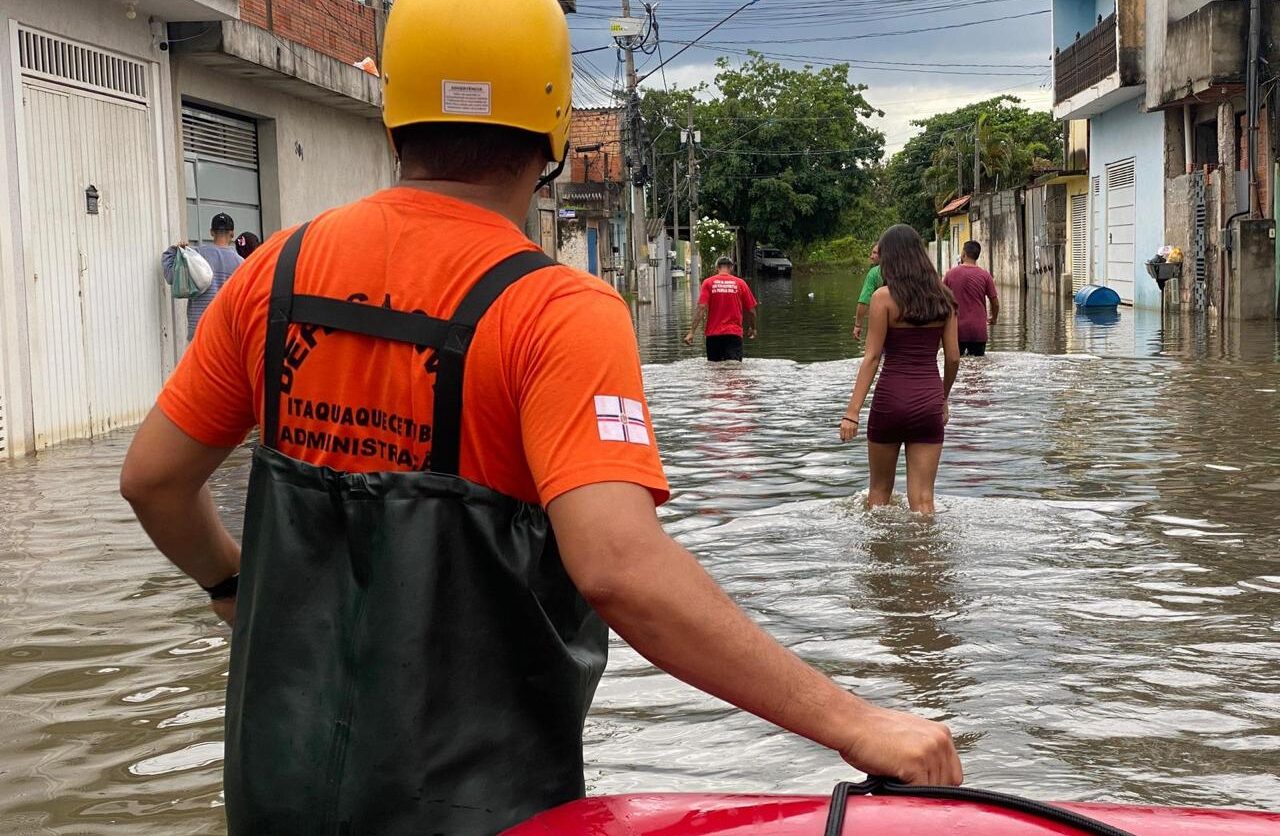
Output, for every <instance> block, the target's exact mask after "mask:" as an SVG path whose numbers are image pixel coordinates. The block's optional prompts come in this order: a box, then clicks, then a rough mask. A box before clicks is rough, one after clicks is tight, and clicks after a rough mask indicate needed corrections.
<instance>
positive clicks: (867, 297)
mask: <svg viewBox="0 0 1280 836" xmlns="http://www.w3.org/2000/svg"><path fill="white" fill-rule="evenodd" d="M867 258H868V259H869V260H870V261H871V269H870V270H868V271H867V277H866V278H865V279H863V280H862V295H861V296H859V297H858V310H857V312H856V313H855V314H854V315H853V338H854V339H855V340H860V339H862V326H863V325H865V324H866V322H867V311H868V310H869V309H870V308H871V294H873V293H875V292H876V291H877V290H879V289H880V288H881V287H882V286H883V285H884V279H882V278H880V244H879V243H877V244H876V245H875V246H873V247H872V248H871V255H869V256H868V257H867Z"/></svg>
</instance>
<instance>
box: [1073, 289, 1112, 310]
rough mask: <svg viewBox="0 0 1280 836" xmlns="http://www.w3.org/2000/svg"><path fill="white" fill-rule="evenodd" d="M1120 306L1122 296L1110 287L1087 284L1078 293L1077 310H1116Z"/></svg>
mask: <svg viewBox="0 0 1280 836" xmlns="http://www.w3.org/2000/svg"><path fill="white" fill-rule="evenodd" d="M1119 304H1120V294H1118V293H1116V292H1115V291H1114V290H1112V289H1111V288H1109V287H1101V286H1099V285H1096V284H1087V285H1085V286H1084V287H1082V288H1080V289H1079V290H1078V291H1076V307H1077V308H1114V307H1115V306H1117V305H1119Z"/></svg>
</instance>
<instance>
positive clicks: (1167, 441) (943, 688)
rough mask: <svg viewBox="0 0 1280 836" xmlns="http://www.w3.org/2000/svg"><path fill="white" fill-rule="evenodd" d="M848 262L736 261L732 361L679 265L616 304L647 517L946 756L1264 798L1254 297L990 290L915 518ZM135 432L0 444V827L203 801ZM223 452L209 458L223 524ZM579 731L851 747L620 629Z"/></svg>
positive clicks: (219, 631) (1272, 794) (199, 643)
mask: <svg viewBox="0 0 1280 836" xmlns="http://www.w3.org/2000/svg"><path fill="white" fill-rule="evenodd" d="M857 285H858V281H857V279H854V278H851V277H850V274H849V273H847V272H835V271H831V272H827V273H819V274H815V275H797V276H796V278H794V279H785V280H783V279H778V280H769V281H758V282H755V283H754V287H755V289H756V293H757V296H758V297H759V299H760V303H761V309H760V328H761V336H760V338H759V339H758V340H756V341H754V342H749V343H748V345H747V355H748V358H747V360H746V362H745V363H744V364H742V365H741V366H737V365H733V364H729V365H722V366H719V367H713V366H711V365H708V364H707V363H706V362H705V361H703V360H701V359H699V358H698V356H697V351H698V349H697V348H692V349H687V348H685V347H684V346H683V345H681V344H680V341H679V337H680V335H681V334H682V333H683V331H682V329H683V328H686V327H687V325H688V322H689V300H688V288H687V287H684V286H681V287H680V288H677V289H675V290H666V291H660V292H659V293H658V295H657V298H656V299H654V300H652V303H651V304H641V305H638V306H637V309H636V314H637V333H638V337H639V341H640V345H641V351H642V354H643V356H644V359H645V362H646V366H645V370H644V371H645V378H646V388H647V391H648V396H649V399H650V405H651V408H652V412H653V418H654V424H655V428H656V433H657V437H658V441H659V444H660V447H661V450H662V454H663V460H664V462H665V464H666V466H667V472H668V476H669V478H670V480H671V483H672V488H673V490H674V498H673V499H672V501H671V502H670V503H669V504H668V505H667V506H666V507H665V508H664V509H663V510H662V512H661V513H662V517H663V520H664V523H665V524H666V527H667V530H668V531H669V532H670V533H671V534H673V535H675V536H677V537H678V539H679V540H680V541H681V542H682V543H683V544H684V545H686V546H687V547H689V548H690V549H691V550H692V551H694V553H695V554H697V555H698V556H699V558H700V559H701V560H702V561H703V563H704V565H705V566H706V567H707V568H708V569H709V570H710V572H711V573H712V574H713V575H714V576H715V577H716V579H717V580H719V581H720V582H721V583H722V584H723V585H724V587H725V588H726V589H727V590H728V592H729V593H730V594H731V595H732V596H733V597H734V598H735V599H736V600H737V601H738V602H739V603H740V604H741V605H743V606H744V607H745V608H746V609H747V610H748V612H749V613H750V614H751V615H752V616H753V617H754V618H756V619H757V620H759V621H760V622H761V623H763V624H764V625H765V626H766V627H767V629H769V630H770V631H771V632H772V633H773V634H774V635H775V636H777V637H778V638H780V639H781V640H782V641H783V642H784V643H785V644H787V645H788V646H789V647H791V648H792V649H794V650H795V651H796V652H797V653H798V654H800V655H801V656H802V657H804V658H805V659H806V660H808V661H810V662H812V663H814V664H816V665H818V666H819V667H821V668H822V669H823V670H825V671H826V672H828V673H830V674H832V675H833V676H835V677H837V678H838V679H839V681H841V682H842V683H843V684H845V685H847V686H848V687H850V688H851V689H853V690H855V691H856V692H858V693H859V694H861V695H863V696H866V697H868V698H871V699H874V700H877V701H879V702H882V703H884V704H886V705H890V706H893V707H899V708H911V709H915V710H918V711H921V712H923V713H926V714H928V715H929V716H930V717H932V718H934V719H943V720H945V721H946V722H947V723H948V724H950V725H951V727H952V728H953V730H954V731H955V732H956V735H957V742H958V745H959V746H960V748H961V755H962V758H963V759H964V763H965V767H966V772H967V774H966V779H967V783H969V784H970V785H973V786H979V787H983V788H988V789H995V790H1002V791H1006V792H1014V793H1021V794H1025V795H1029V796H1033V797H1036V798H1042V799H1060V800H1112V801H1121V802H1135V803H1138V802H1141V803H1151V804H1186V805H1207V806H1239V807H1248V808H1254V809H1276V808H1280V775H1277V772H1276V768H1275V766H1276V763H1277V761H1278V760H1280V616H1278V615H1277V613H1280V562H1277V558H1276V554H1277V553H1280V525H1278V524H1277V520H1276V508H1277V505H1278V503H1280V420H1277V415H1280V392H1278V390H1280V335H1278V333H1277V330H1276V326H1275V324H1274V323H1265V324H1261V325H1244V326H1233V328H1232V329H1231V330H1229V331H1225V332H1224V331H1217V330H1206V328H1205V326H1203V325H1199V324H1198V325H1196V326H1194V327H1193V326H1192V324H1191V321H1190V320H1180V319H1177V318H1171V319H1168V320H1166V321H1164V322H1162V321H1161V316H1160V314H1159V313H1158V312H1151V311H1134V310H1133V309H1131V308H1127V307H1123V308H1121V309H1120V311H1119V314H1118V317H1117V316H1112V317H1110V318H1107V317H1103V318H1098V319H1089V318H1085V317H1083V316H1077V314H1076V312H1075V311H1074V310H1072V309H1071V308H1070V307H1068V306H1067V305H1066V304H1065V303H1063V302H1060V301H1058V300H1052V299H1044V300H1042V299H1041V298H1040V297H1038V296H1033V297H1030V298H1025V299H1021V300H1019V299H1017V298H1016V297H1015V296H1014V295H1013V293H1012V291H1003V292H1004V293H1006V294H1007V297H1006V300H1005V308H1004V313H1003V315H1002V317H1001V320H1000V323H999V325H998V327H997V329H996V331H995V332H994V334H993V337H992V343H991V352H992V353H991V354H990V355H989V356H988V357H986V358H984V359H979V360H968V359H966V361H965V362H964V364H963V365H962V367H961V371H960V377H959V380H958V382H957V384H956V387H955V391H954V395H953V413H952V420H951V425H950V427H949V428H948V436H947V444H946V447H945V450H944V454H943V462H942V467H941V470H940V473H939V479H938V494H939V508H940V512H939V513H938V515H937V516H936V517H935V518H934V519H931V520H926V519H922V518H917V517H914V516H913V515H911V514H909V513H908V512H907V511H906V510H905V508H891V509H888V510H881V511H877V512H870V513H869V512H867V511H865V510H863V508H862V504H861V501H860V499H861V495H862V494H863V492H864V491H865V487H866V456H865V451H864V446H863V443H864V442H863V439H861V438H860V439H859V440H857V441H855V442H853V443H851V444H849V445H846V446H841V445H840V444H839V443H838V440H837V437H836V424H837V421H838V419H839V415H840V410H841V409H842V408H843V405H844V403H845V401H846V400H847V398H848V393H849V389H850V387H851V385H852V382H853V378H854V375H855V372H856V369H857V360H856V359H854V358H855V357H856V355H857V353H858V348H857V347H856V346H855V345H854V344H853V342H852V340H851V339H850V337H849V335H848V332H849V328H850V325H851V323H852V315H853V305H854V302H855V298H854V291H855V290H856V289H857ZM1002 290H1003V289H1002ZM129 440H130V433H128V432H123V433H118V434H116V435H113V436H111V437H109V438H106V439H104V440H100V441H97V442H94V443H81V442H76V443H70V444H66V445H64V446H62V447H60V448H58V449H54V450H52V451H49V452H46V453H42V454H40V455H39V456H34V457H30V458H27V459H25V460H19V461H15V462H12V463H0V611H2V612H3V613H4V616H3V618H0V832H5V833H10V832H12V833H23V834H81V833H93V834H188V833H191V834H195V833H210V834H213V833H221V832H223V828H224V823H223V820H222V816H221V814H220V810H219V809H218V808H219V807H220V805H221V796H220V782H221V753H222V747H221V738H222V716H223V689H224V687H225V681H226V680H225V676H226V670H227V641H228V637H229V631H228V629H227V628H226V627H225V626H223V625H221V624H219V623H217V621H216V619H215V618H214V616H213V615H212V613H211V612H210V611H209V610H208V608H207V606H206V602H205V601H204V600H203V596H201V595H200V594H199V593H198V590H194V591H193V587H192V585H191V583H190V581H189V580H188V579H186V578H185V577H183V576H182V575H181V574H180V573H179V572H178V571H177V570H176V569H174V568H172V567H171V566H170V565H169V564H168V563H167V562H166V561H165V560H164V558H163V557H161V556H160V555H159V554H158V553H157V552H156V551H155V550H154V549H153V548H152V547H151V545H150V543H149V542H148V541H147V539H146V537H145V535H144V534H143V532H142V530H141V529H140V528H139V526H138V525H137V523H136V522H135V521H134V519H133V517H132V515H131V514H130V512H129V509H128V507H127V506H126V505H125V503H124V502H123V501H122V500H121V499H120V497H119V495H118V493H117V489H116V481H117V477H118V471H119V466H120V462H121V460H122V457H123V455H124V451H125V449H126V447H127V445H128V443H129ZM248 460H249V454H248V450H247V448H246V449H242V450H240V451H238V452H237V453H236V454H235V455H233V456H232V458H231V459H230V460H229V461H228V463H227V465H226V466H225V467H224V468H223V469H222V470H221V471H220V472H219V473H218V475H217V477H216V480H215V482H214V490H215V495H216V498H217V501H218V504H219V507H220V509H221V512H222V514H223V516H224V518H225V519H226V520H227V522H228V525H229V526H230V527H231V528H232V530H233V531H238V530H239V527H240V524H241V510H240V509H241V503H242V501H243V495H244V490H245V480H246V477H247V473H248ZM902 487H903V483H902V480H901V477H900V479H899V490H901V489H902ZM586 740H587V753H586V754H587V781H588V787H589V791H590V792H592V793H621V792H633V791H733V792H748V791H769V792H811V793H826V792H828V791H829V790H830V788H831V785H832V784H833V783H834V782H835V781H837V780H839V779H841V778H848V777H851V776H852V774H853V773H852V772H851V771H850V770H848V768H846V767H844V766H843V765H842V764H841V763H839V762H838V760H837V759H836V758H835V757H834V756H833V755H831V754H830V753H828V752H826V751H825V750H823V749H821V748H820V747H817V746H815V745H810V744H808V743H806V742H804V741H802V740H800V739H798V738H795V737H793V736H790V735H787V734H784V733H782V732H780V731H778V730H776V729H773V728H772V727H770V726H768V725H766V724H764V723H763V722H761V721H759V720H757V719H755V718H753V717H750V716H749V715H744V714H742V713H740V712H738V711H736V710H733V709H731V708H729V707H727V706H726V705H725V704H723V703H720V702H717V701H716V700H714V699H712V698H710V697H707V696H705V695H703V694H700V693H699V692H696V691H694V690H693V689H691V688H688V687H686V686H684V685H682V684H681V683H679V682H677V681H676V680H674V679H672V678H671V677H669V676H667V675H666V674H662V673H659V672H657V671H656V670H655V669H653V668H652V667H650V666H649V665H648V664H647V663H646V662H645V661H644V660H643V659H641V658H640V657H639V656H638V655H637V654H635V653H634V652H632V651H631V650H630V649H629V648H627V647H626V646H624V645H622V644H621V643H620V642H617V641H615V643H614V646H613V648H612V651H611V657H610V662H609V667H608V669H607V671H606V673H605V677H604V680H603V682H602V683H601V686H600V689H599V692H598V695H597V698H596V701H595V707H594V710H593V713H592V715H591V717H590V719H589V721H588V725H587V734H586Z"/></svg>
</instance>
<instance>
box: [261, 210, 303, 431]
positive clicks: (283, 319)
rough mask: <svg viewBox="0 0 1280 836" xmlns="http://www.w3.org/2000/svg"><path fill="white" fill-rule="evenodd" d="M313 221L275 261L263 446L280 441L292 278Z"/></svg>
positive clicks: (264, 371) (265, 369)
mask: <svg viewBox="0 0 1280 836" xmlns="http://www.w3.org/2000/svg"><path fill="white" fill-rule="evenodd" d="M309 225H310V221H308V222H307V223H304V224H303V225H302V226H300V227H298V228H297V230H295V231H294V233H293V234H292V235H290V236H289V240H288V241H285V242H284V249H282V250H281V251H280V256H279V258H277V259H276V272H275V277H274V278H273V279H272V281H271V302H270V304H269V306H268V307H267V345H266V356H265V357H264V359H263V365H262V374H263V376H264V377H265V384H266V385H265V386H264V387H263V390H264V391H263V396H264V403H263V413H264V415H263V419H262V443H263V444H265V445H267V446H268V447H270V448H272V449H275V447H276V443H277V442H278V441H279V439H280V387H281V384H282V383H283V377H284V350H285V343H286V342H287V341H288V339H289V323H290V322H291V321H292V319H293V275H294V273H295V272H296V270H297V268H298V253H299V252H301V250H302V237H303V236H304V235H306V234H307V227H308V226H309Z"/></svg>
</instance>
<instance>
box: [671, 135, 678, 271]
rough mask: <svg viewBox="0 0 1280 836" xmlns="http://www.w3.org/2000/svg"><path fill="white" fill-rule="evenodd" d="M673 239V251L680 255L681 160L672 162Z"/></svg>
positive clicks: (676, 158)
mask: <svg viewBox="0 0 1280 836" xmlns="http://www.w3.org/2000/svg"><path fill="white" fill-rule="evenodd" d="M671 238H672V241H673V244H672V247H671V248H672V249H673V250H675V251H676V255H677V257H679V253H680V158H679V157H674V158H672V160H671Z"/></svg>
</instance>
